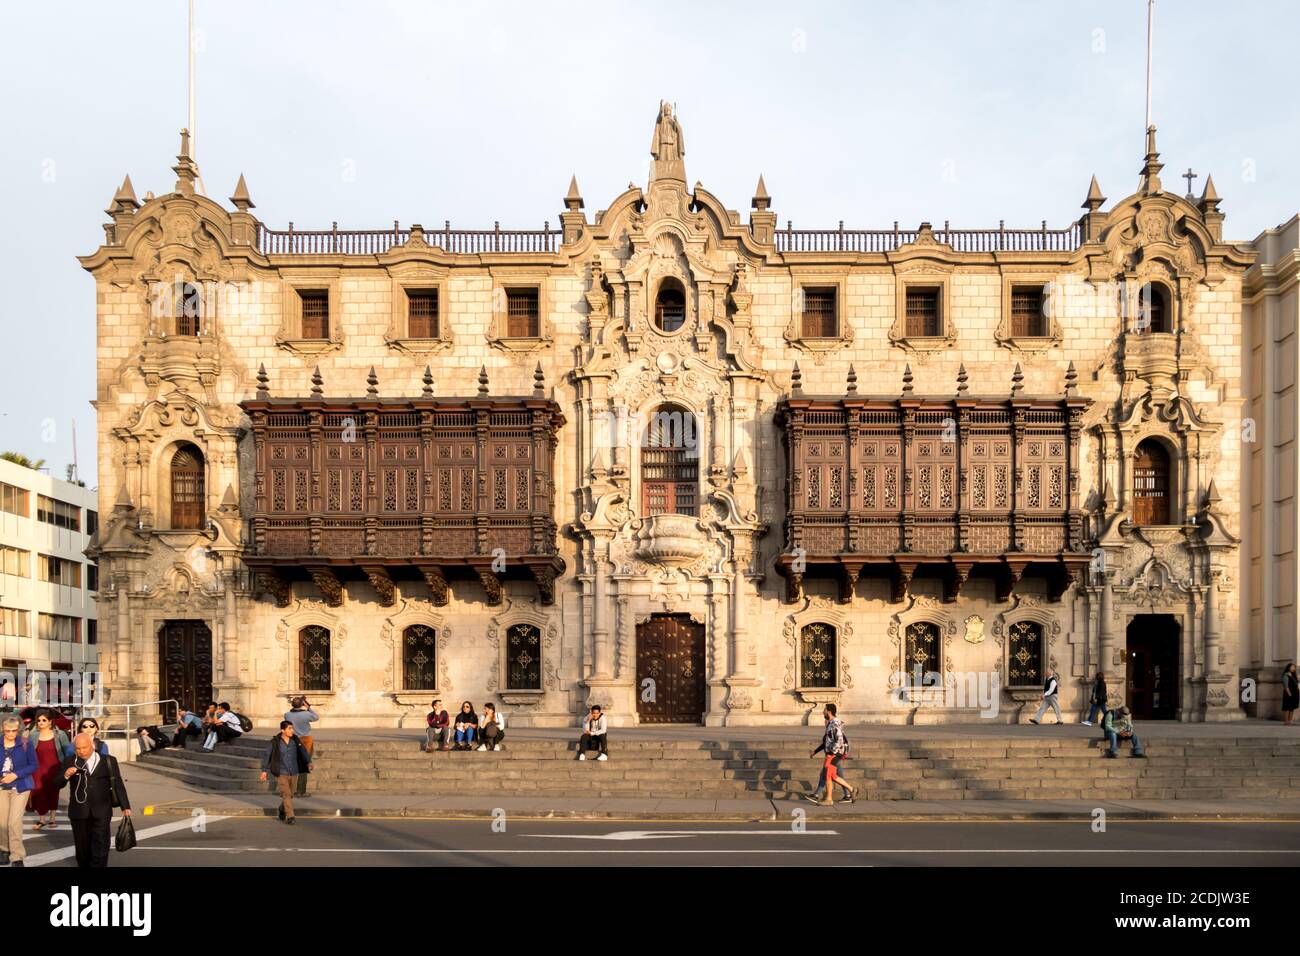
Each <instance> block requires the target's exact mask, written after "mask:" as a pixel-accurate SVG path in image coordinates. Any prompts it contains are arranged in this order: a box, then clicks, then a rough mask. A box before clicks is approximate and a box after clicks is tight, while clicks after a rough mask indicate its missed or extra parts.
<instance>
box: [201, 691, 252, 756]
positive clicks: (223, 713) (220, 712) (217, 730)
mask: <svg viewBox="0 0 1300 956" xmlns="http://www.w3.org/2000/svg"><path fill="white" fill-rule="evenodd" d="M243 732H244V727H243V725H242V724H241V723H240V722H239V715H238V714H236V713H235V712H234V711H233V710H231V709H230V705H229V704H227V703H226V702H225V701H222V702H221V703H220V704H217V713H216V718H215V719H214V720H213V722H212V726H211V730H210V732H209V733H208V739H207V740H205V741H203V749H204V750H206V751H207V752H208V753H212V751H213V749H214V748H215V747H216V746H217V743H218V742H221V743H223V744H226V743H230V741H232V740H238V739H239V737H240V735H241V734H243Z"/></svg>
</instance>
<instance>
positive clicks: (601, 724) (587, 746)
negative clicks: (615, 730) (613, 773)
mask: <svg viewBox="0 0 1300 956" xmlns="http://www.w3.org/2000/svg"><path fill="white" fill-rule="evenodd" d="M608 730H609V728H608V725H607V724H606V722H605V715H604V713H602V712H601V709H600V704H592V705H591V713H589V714H588V715H587V717H586V718H585V719H584V720H583V721H582V736H581V737H580V738H578V759H579V760H586V759H587V751H588V750H599V751H600V753H599V754H597V755H596V759H597V760H608V759H609V733H608Z"/></svg>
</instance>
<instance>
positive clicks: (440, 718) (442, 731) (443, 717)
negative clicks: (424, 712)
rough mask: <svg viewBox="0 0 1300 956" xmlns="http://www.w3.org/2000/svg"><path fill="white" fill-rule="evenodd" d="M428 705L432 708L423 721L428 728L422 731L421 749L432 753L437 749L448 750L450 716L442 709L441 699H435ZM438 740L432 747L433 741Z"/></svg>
mask: <svg viewBox="0 0 1300 956" xmlns="http://www.w3.org/2000/svg"><path fill="white" fill-rule="evenodd" d="M430 706H432V707H433V710H431V711H429V713H428V716H426V717H425V718H424V722H425V723H426V724H427V725H428V729H427V730H425V732H424V746H423V747H422V748H420V749H422V750H423V751H424V752H425V753H433V751H434V750H435V749H437V750H449V749H451V748H450V746H449V745H448V741H449V740H450V739H451V718H450V717H448V716H447V711H445V710H443V707H442V701H441V700H435V701H434V702H433V703H432V704H431V705H430ZM435 740H436V741H437V742H438V745H437V747H436V748H435V747H434V741H435Z"/></svg>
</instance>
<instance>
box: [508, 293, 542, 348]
mask: <svg viewBox="0 0 1300 956" xmlns="http://www.w3.org/2000/svg"><path fill="white" fill-rule="evenodd" d="M539 314H540V313H539V307H538V296H537V290H536V289H507V290H506V337H507V338H512V339H534V338H537V335H538V315H539Z"/></svg>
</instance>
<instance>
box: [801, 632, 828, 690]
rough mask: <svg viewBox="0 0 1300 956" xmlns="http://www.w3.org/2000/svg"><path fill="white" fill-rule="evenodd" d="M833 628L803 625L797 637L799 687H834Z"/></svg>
mask: <svg viewBox="0 0 1300 956" xmlns="http://www.w3.org/2000/svg"><path fill="white" fill-rule="evenodd" d="M836 673H837V669H836V663H835V628H833V627H831V625H829V624H821V623H817V624H805V625H804V626H803V630H802V631H801V632H800V635H799V686H800V687H834V686H835V675H836Z"/></svg>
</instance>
